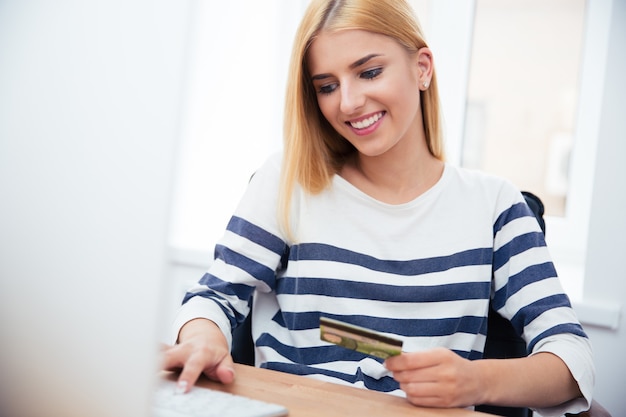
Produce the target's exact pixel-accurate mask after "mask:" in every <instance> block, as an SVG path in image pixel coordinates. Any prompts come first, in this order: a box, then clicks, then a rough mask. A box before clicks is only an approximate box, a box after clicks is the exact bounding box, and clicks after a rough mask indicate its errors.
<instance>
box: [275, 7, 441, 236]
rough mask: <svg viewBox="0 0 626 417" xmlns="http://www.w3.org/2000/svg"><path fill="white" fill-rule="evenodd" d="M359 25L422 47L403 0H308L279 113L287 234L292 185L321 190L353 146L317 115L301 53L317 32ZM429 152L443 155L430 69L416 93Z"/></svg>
mask: <svg viewBox="0 0 626 417" xmlns="http://www.w3.org/2000/svg"><path fill="white" fill-rule="evenodd" d="M346 29H361V30H366V31H369V32H373V33H378V34H382V35H386V36H389V37H391V38H394V39H395V40H396V41H397V42H399V43H400V45H402V46H403V47H404V48H406V50H407V51H408V52H409V53H415V52H417V51H418V50H419V49H420V48H423V47H426V46H427V44H426V41H425V40H424V36H423V33H422V30H421V28H420V26H419V23H418V21H417V19H416V17H415V16H414V14H413V10H412V8H411V6H410V5H409V4H408V3H407V2H406V1H405V0H313V1H312V2H311V3H310V5H309V7H308V8H307V10H306V12H305V14H304V17H303V19H302V21H301V23H300V26H299V28H298V31H297V32H296V36H295V40H294V44H293V50H292V54H291V63H290V66H289V74H288V83H287V93H286V97H285V117H284V154H283V167H282V180H281V185H280V194H279V195H280V201H279V219H280V222H281V224H282V226H283V227H284V228H285V231H286V233H287V234H288V236H291V226H290V223H289V212H290V209H291V199H292V195H293V190H294V187H295V185H296V184H298V185H300V186H301V187H302V189H303V190H304V191H305V192H307V193H310V194H317V193H319V192H321V191H323V190H324V189H325V188H326V187H327V186H328V185H329V184H330V182H331V180H332V177H333V176H334V175H335V174H336V173H337V172H338V170H339V169H340V168H341V167H342V166H343V164H344V163H345V161H346V160H347V159H348V158H349V157H350V156H351V155H353V154H354V153H355V152H356V149H355V148H354V147H353V146H352V144H350V142H348V141H347V140H345V139H344V138H343V137H341V136H340V135H339V134H338V133H337V132H336V131H335V130H334V129H333V128H332V126H331V125H330V124H329V123H328V121H327V120H326V119H325V118H324V116H323V115H322V113H321V111H320V109H319V107H318V105H317V97H316V92H315V90H314V88H313V85H312V82H311V79H310V74H309V73H308V68H307V62H306V54H307V50H308V48H309V46H310V45H311V43H312V42H313V40H314V39H315V37H316V36H317V35H318V34H319V33H321V32H322V31H331V32H334V31H339V30H346ZM421 109H422V117H423V120H424V131H425V135H426V142H427V145H428V149H429V151H430V152H431V153H432V154H433V156H435V157H436V158H438V159H441V160H443V159H444V149H443V135H442V132H441V121H440V117H441V116H440V106H439V92H438V89H437V78H436V75H435V72H434V71H433V74H432V78H431V81H430V86H429V87H428V89H427V90H426V91H423V92H422V93H421Z"/></svg>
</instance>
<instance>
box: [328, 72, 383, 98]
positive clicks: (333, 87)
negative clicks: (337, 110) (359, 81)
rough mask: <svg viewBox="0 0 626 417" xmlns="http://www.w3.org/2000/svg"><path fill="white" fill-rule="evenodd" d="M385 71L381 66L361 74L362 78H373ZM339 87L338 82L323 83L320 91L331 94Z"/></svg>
mask: <svg viewBox="0 0 626 417" xmlns="http://www.w3.org/2000/svg"><path fill="white" fill-rule="evenodd" d="M382 73H383V69H382V68H381V67H378V68H372V69H369V70H366V71H363V72H362V73H361V74H359V77H360V78H363V79H365V80H373V79H375V78H376V77H378V76H379V75H380V74H382ZM336 89H337V84H336V83H335V84H328V85H323V86H321V87H320V88H319V90H318V93H319V94H322V95H329V94H331V93H332V92H333V91H335V90H336Z"/></svg>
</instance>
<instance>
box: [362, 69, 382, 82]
mask: <svg viewBox="0 0 626 417" xmlns="http://www.w3.org/2000/svg"><path fill="white" fill-rule="evenodd" d="M382 72H383V69H382V68H374V69H371V70H367V71H363V72H362V73H361V78H365V79H367V80H371V79H373V78H376V77H378V76H379V75H380V74H382Z"/></svg>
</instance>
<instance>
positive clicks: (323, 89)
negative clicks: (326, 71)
mask: <svg viewBox="0 0 626 417" xmlns="http://www.w3.org/2000/svg"><path fill="white" fill-rule="evenodd" d="M336 88H337V84H327V85H323V86H321V87H320V88H319V90H318V91H319V93H320V94H330V93H332V92H333V91H335V89H336Z"/></svg>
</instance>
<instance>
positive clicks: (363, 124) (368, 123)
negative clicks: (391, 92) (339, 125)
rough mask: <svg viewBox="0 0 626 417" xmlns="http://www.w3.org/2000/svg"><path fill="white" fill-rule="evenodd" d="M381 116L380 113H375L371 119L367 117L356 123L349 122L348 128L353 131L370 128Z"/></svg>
mask: <svg viewBox="0 0 626 417" xmlns="http://www.w3.org/2000/svg"><path fill="white" fill-rule="evenodd" d="M382 116H383V114H382V113H377V114H375V115H373V116H372V117H369V118H367V119H364V120H359V121H358V122H356V123H353V122H350V126H352V127H353V128H355V129H365V128H368V127H370V126H371V125H373V124H374V123H376V122H377V121H378V120H379V119H380V118H381V117H382Z"/></svg>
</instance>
